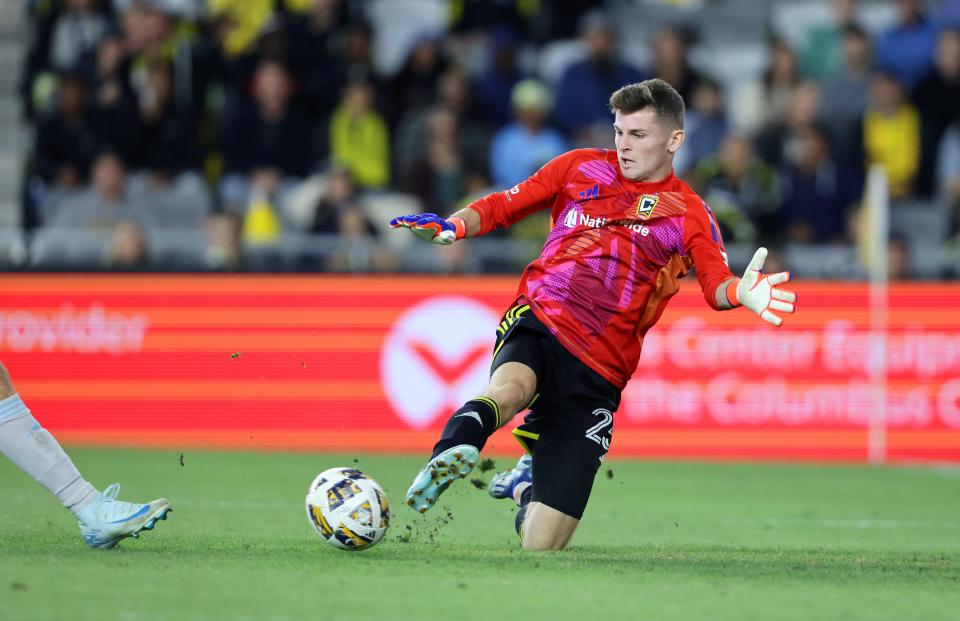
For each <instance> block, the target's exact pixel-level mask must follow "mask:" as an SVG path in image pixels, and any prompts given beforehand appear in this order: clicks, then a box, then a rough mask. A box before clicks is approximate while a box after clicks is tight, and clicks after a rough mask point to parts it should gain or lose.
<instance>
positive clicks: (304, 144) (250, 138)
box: [220, 61, 313, 211]
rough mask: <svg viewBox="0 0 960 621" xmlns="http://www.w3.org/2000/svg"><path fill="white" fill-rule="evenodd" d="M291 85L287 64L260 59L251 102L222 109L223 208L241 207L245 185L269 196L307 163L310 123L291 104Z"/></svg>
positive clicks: (304, 169) (309, 165)
mask: <svg viewBox="0 0 960 621" xmlns="http://www.w3.org/2000/svg"><path fill="white" fill-rule="evenodd" d="M291 89H292V84H291V81H290V78H289V75H288V73H287V70H286V68H285V67H284V66H283V65H281V64H279V63H277V62H274V61H264V62H262V63H260V65H259V66H258V67H257V71H256V74H255V75H254V82H253V95H254V105H253V106H252V107H251V106H247V105H245V102H242V103H240V104H238V106H237V108H236V109H234V110H232V111H230V113H228V114H227V119H226V122H225V123H224V127H223V132H222V138H223V153H224V159H225V166H226V170H227V172H228V175H227V176H226V177H225V178H224V180H223V182H222V183H221V188H220V190H221V193H222V198H223V200H224V202H225V204H226V206H227V208H228V209H231V210H234V211H237V210H241V211H242V210H243V208H244V206H245V205H246V203H247V198H248V185H252V186H253V188H254V189H256V190H258V191H260V192H261V193H263V194H266V195H268V196H271V195H274V194H275V193H276V192H278V191H279V190H280V189H281V186H282V185H284V184H285V181H287V180H290V179H291V178H298V177H303V176H304V175H306V174H307V172H309V170H310V169H311V168H312V166H313V157H312V151H311V146H312V144H313V128H312V127H311V125H310V124H309V123H308V122H307V120H306V119H305V118H304V117H303V115H301V114H300V113H299V112H298V111H297V110H296V109H295V108H293V107H291V106H290V97H291V94H292V92H291Z"/></svg>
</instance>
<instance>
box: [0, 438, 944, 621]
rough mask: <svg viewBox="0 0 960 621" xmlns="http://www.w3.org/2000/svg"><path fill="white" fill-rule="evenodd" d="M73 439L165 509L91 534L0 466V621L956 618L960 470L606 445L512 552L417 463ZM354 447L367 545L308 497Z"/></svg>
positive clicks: (481, 499)
mask: <svg viewBox="0 0 960 621" xmlns="http://www.w3.org/2000/svg"><path fill="white" fill-rule="evenodd" d="M71 453H72V455H73V456H74V458H75V461H76V462H77V464H78V466H80V468H81V469H82V470H83V471H84V473H85V474H86V476H87V477H88V478H90V479H91V480H92V481H93V482H95V483H97V484H100V485H101V486H103V485H106V484H107V483H110V482H112V481H114V480H120V481H121V482H122V483H123V489H122V493H121V496H122V497H123V498H127V499H147V498H152V497H155V496H161V495H164V496H167V497H169V498H170V499H171V501H172V502H173V505H174V508H175V511H174V513H173V515H172V516H171V519H170V520H168V521H167V522H162V523H161V524H160V526H159V527H158V529H157V530H155V531H153V532H149V533H145V535H144V536H143V537H142V538H141V539H140V540H138V541H132V540H128V541H126V542H124V543H123V544H122V545H121V546H120V547H119V548H118V549H116V550H114V551H110V552H98V551H92V550H88V549H86V548H85V547H84V546H83V544H82V542H81V540H80V537H79V535H78V531H77V529H76V527H75V525H74V522H73V520H72V518H71V516H70V515H69V514H68V513H67V512H66V511H64V510H62V509H60V508H59V507H58V506H57V504H56V502H55V500H53V499H52V498H51V497H49V495H47V494H46V492H44V491H43V490H42V489H41V488H39V487H37V486H36V485H35V484H34V483H33V482H32V481H30V480H29V479H28V478H27V477H26V476H24V475H23V474H22V473H21V472H19V471H18V470H16V469H15V468H14V467H13V466H11V465H10V464H9V463H6V462H3V461H0V490H2V494H3V496H2V498H3V500H2V502H0V619H2V620H4V621H6V620H8V619H9V620H17V621H20V620H30V619H70V620H71V621H84V620H98V621H99V620H101V619H121V620H125V621H161V620H167V619H169V620H184V621H207V620H221V619H245V620H246V619H279V620H288V619H289V620H294V619H298V620H299V619H317V620H322V621H328V620H335V619H342V620H344V621H362V620H365V619H377V620H397V619H411V620H412V619H416V620H418V621H425V620H431V619H451V620H456V621H467V620H471V619H482V620H484V621H490V620H491V619H529V620H531V621H532V620H539V619H574V620H577V621H598V620H600V619H737V620H739V619H871V620H874V619H897V620H902V619H925V620H927V619H960V472H958V471H956V470H947V469H940V470H937V469H919V468H917V469H910V468H883V469H870V468H858V467H818V466H799V467H798V466H773V465H754V464H750V465H739V464H691V463H647V462H611V463H610V465H609V469H610V470H611V471H612V472H611V474H612V478H609V477H608V476H607V470H608V468H607V467H605V468H604V469H603V471H602V472H601V475H600V476H599V477H598V479H597V483H596V485H595V487H594V495H593V498H592V500H591V506H590V507H589V508H588V511H587V515H586V516H585V519H584V521H583V523H582V525H581V528H580V531H579V532H578V533H577V535H576V537H575V539H574V542H573V546H572V548H571V549H569V550H567V551H565V552H561V553H525V552H523V551H521V550H519V549H518V546H517V538H516V535H515V534H514V532H513V516H514V513H513V508H512V507H511V504H510V503H509V502H508V501H499V502H495V501H493V500H491V499H490V498H489V497H487V495H486V493H485V492H482V491H480V490H477V489H475V488H474V487H473V486H472V485H469V484H466V483H460V484H458V485H457V486H455V487H454V488H451V490H450V491H449V492H448V493H447V494H446V495H445V496H444V497H443V501H442V504H441V505H440V506H439V507H438V508H436V509H434V510H433V511H432V512H431V514H428V515H427V516H418V515H416V514H414V513H413V512H412V511H410V510H409V509H407V508H406V507H404V506H402V505H401V504H400V501H401V499H402V494H403V491H404V490H405V489H406V486H407V484H408V483H409V479H410V478H411V477H412V475H413V474H414V473H415V471H416V469H417V468H418V466H419V460H418V459H414V458H409V457H366V456H354V455H341V456H330V455H287V454H231V453H187V454H186V455H185V456H184V465H183V466H181V465H180V459H179V457H180V455H179V453H177V452H130V451H107V450H72V451H71ZM354 457H359V467H360V468H361V469H363V470H365V471H367V472H368V473H370V474H371V475H372V476H374V477H375V478H377V479H378V480H379V481H380V482H381V483H382V484H383V486H384V487H385V489H386V490H387V493H388V494H389V495H390V497H391V499H392V500H393V501H394V506H393V508H394V517H393V523H392V525H391V528H390V531H389V532H388V533H387V536H386V538H385V539H384V541H383V542H381V543H380V544H379V545H378V546H376V547H375V548H373V549H371V550H368V551H365V552H361V553H349V552H342V551H339V550H336V549H333V548H332V547H329V546H327V545H326V544H323V543H322V542H321V541H320V539H319V538H318V537H317V536H316V535H314V534H313V531H312V528H311V527H310V525H309V524H308V522H307V519H306V517H305V515H304V510H303V504H302V498H303V495H304V493H305V490H306V486H307V484H308V483H309V482H310V480H311V479H312V477H313V476H314V475H316V474H317V473H318V472H320V471H321V470H324V469H326V468H327V467H330V466H334V465H353V459H354ZM499 465H501V466H506V465H507V462H506V461H505V460H501V461H500V463H499ZM490 474H491V473H487V474H486V475H485V478H489V476H490ZM406 539H409V541H408V542H405V541H404V540H406Z"/></svg>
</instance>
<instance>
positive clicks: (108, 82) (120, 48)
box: [90, 32, 139, 161]
mask: <svg viewBox="0 0 960 621" xmlns="http://www.w3.org/2000/svg"><path fill="white" fill-rule="evenodd" d="M129 71H130V62H129V57H128V56H127V54H126V51H125V49H124V42H123V38H122V36H120V34H119V33H115V32H108V33H107V34H106V35H105V36H104V38H103V40H102V41H101V43H100V47H99V48H97V57H96V62H95V63H94V66H93V71H92V77H91V80H90V81H91V85H92V88H91V90H92V98H91V102H90V103H91V111H92V119H91V122H92V123H93V126H94V128H95V129H94V131H95V132H96V134H97V138H98V140H99V141H100V143H101V144H103V145H106V146H108V147H109V148H110V149H112V150H114V151H116V152H117V153H118V154H120V155H121V156H122V157H123V158H124V159H125V160H127V161H129V160H131V159H132V158H133V157H134V155H135V151H136V149H137V139H138V135H139V127H138V119H137V103H136V98H135V96H134V93H133V90H132V89H131V87H130V80H129V79H128V76H129Z"/></svg>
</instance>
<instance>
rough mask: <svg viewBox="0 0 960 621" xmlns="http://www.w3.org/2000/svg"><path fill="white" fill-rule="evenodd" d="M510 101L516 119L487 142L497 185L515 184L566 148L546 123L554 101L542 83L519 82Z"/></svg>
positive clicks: (502, 186) (492, 171) (559, 135)
mask: <svg viewBox="0 0 960 621" xmlns="http://www.w3.org/2000/svg"><path fill="white" fill-rule="evenodd" d="M511 102H512V103H513V110H514V114H515V115H516V117H517V120H516V122H515V123H513V124H511V125H509V126H507V127H504V128H503V129H501V130H500V131H499V132H497V134H496V135H495V136H494V138H493V142H492V144H491V145H490V171H491V173H492V175H493V184H494V185H495V186H497V187H499V188H511V187H513V186H515V185H516V184H518V183H520V182H521V181H523V180H524V179H526V178H527V177H529V176H530V175H532V174H533V173H535V172H536V171H537V169H539V168H540V167H541V166H542V165H544V164H545V163H547V162H548V161H549V160H551V159H553V158H554V157H556V156H557V155H560V154H561V153H563V152H564V151H567V149H568V145H567V141H566V140H565V139H564V137H563V135H562V134H561V133H560V132H558V131H557V130H555V129H553V128H552V127H549V126H547V124H546V123H547V118H548V117H549V115H550V108H551V106H552V105H553V101H552V98H551V96H550V91H548V90H547V88H546V87H545V86H544V85H543V84H541V83H540V82H537V81H535V80H524V81H522V82H520V83H518V84H517V85H516V86H515V87H514V89H513V94H512V96H511Z"/></svg>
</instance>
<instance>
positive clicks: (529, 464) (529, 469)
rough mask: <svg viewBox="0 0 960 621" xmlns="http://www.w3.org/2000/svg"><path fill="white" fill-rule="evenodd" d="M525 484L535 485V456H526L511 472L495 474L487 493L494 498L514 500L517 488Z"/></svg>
mask: <svg viewBox="0 0 960 621" xmlns="http://www.w3.org/2000/svg"><path fill="white" fill-rule="evenodd" d="M523 483H533V456H531V455H526V454H525V455H524V456H523V457H521V458H520V461H518V462H517V465H516V466H514V467H513V468H511V469H510V470H507V471H506V472H498V473H497V474H495V475H494V476H493V478H492V479H490V487H488V488H487V493H489V494H490V496H491V497H493V498H514V492H515V491H516V489H517V486H518V485H521V484H523ZM518 502H519V501H518Z"/></svg>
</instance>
